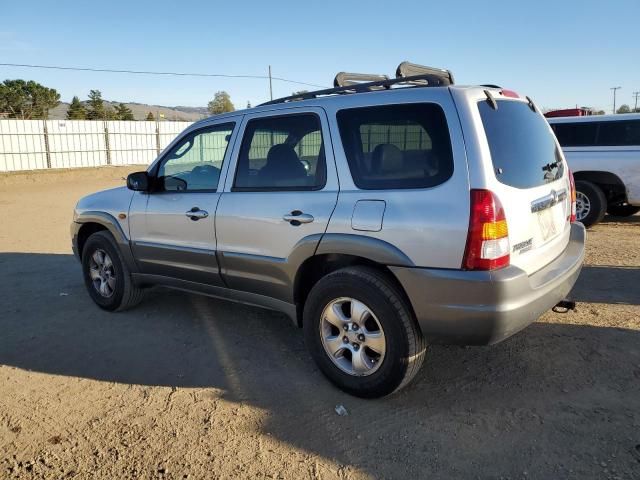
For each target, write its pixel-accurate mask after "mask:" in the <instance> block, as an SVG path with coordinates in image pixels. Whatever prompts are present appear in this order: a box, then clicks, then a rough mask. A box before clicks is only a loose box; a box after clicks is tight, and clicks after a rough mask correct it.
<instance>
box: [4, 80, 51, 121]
mask: <svg viewBox="0 0 640 480" xmlns="http://www.w3.org/2000/svg"><path fill="white" fill-rule="evenodd" d="M59 103H60V94H59V93H58V92H57V91H56V90H55V89H53V88H47V87H45V86H43V85H40V84H39V83H37V82H34V81H33V80H29V81H25V80H5V81H4V82H2V83H1V84H0V112H6V113H8V114H9V118H22V119H36V118H47V117H48V116H49V110H50V109H52V108H55V107H57V106H58V104H59Z"/></svg>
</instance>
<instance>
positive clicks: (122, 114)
mask: <svg viewBox="0 0 640 480" xmlns="http://www.w3.org/2000/svg"><path fill="white" fill-rule="evenodd" d="M116 115H117V116H118V120H135V119H134V118H133V112H132V111H131V109H130V108H129V107H127V106H126V105H125V104H124V103H120V104H119V105H116Z"/></svg>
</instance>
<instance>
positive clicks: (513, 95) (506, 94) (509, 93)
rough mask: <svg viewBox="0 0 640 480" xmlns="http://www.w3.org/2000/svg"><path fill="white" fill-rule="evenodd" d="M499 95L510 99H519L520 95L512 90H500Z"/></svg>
mask: <svg viewBox="0 0 640 480" xmlns="http://www.w3.org/2000/svg"><path fill="white" fill-rule="evenodd" d="M500 93H501V94H502V96H504V97H510V98H520V95H518V93H517V92H514V91H513V90H505V89H502V90H500Z"/></svg>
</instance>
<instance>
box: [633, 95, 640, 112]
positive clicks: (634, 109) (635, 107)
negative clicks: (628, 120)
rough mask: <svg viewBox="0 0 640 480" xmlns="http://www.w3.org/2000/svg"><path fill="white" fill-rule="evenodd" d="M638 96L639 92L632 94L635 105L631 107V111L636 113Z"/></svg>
mask: <svg viewBox="0 0 640 480" xmlns="http://www.w3.org/2000/svg"><path fill="white" fill-rule="evenodd" d="M638 95H640V92H633V98H635V100H636V101H635V105H634V107H633V111H634V112H637V111H638Z"/></svg>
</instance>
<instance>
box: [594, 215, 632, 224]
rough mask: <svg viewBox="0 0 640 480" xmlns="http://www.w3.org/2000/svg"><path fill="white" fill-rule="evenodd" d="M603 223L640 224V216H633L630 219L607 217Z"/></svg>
mask: <svg viewBox="0 0 640 480" xmlns="http://www.w3.org/2000/svg"><path fill="white" fill-rule="evenodd" d="M602 223H628V224H640V214H636V215H631V216H630V217H616V216H615V215H606V216H605V217H604V219H603V220H602Z"/></svg>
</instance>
